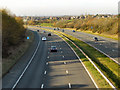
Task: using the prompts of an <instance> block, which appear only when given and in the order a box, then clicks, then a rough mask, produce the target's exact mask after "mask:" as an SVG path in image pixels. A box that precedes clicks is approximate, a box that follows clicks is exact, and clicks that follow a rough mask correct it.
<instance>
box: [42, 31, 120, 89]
mask: <svg viewBox="0 0 120 90" xmlns="http://www.w3.org/2000/svg"><path fill="white" fill-rule="evenodd" d="M43 30H49V31H51V32H53V30H50V29H43ZM54 32H58V33H60V34H63V35H65V36H66V37H68V38H69V39H71V40H72V41H73V42H74V43H75V44H76V45H77V46H79V47H80V48H81V49H82V50H83V51H84V52H85V53H86V54H87V55H88V56H89V57H90V58H91V59H92V60H93V61H94V63H95V64H96V65H97V66H98V68H99V69H100V70H101V71H102V72H103V73H104V74H105V76H106V77H107V78H108V79H109V80H110V81H111V82H112V83H113V85H115V86H116V87H118V86H120V77H119V75H118V68H119V66H118V64H116V63H115V62H113V61H112V60H111V59H110V58H108V57H106V56H105V55H104V54H102V53H100V52H99V51H97V50H96V49H94V48H93V47H91V46H89V45H87V44H86V43H84V42H82V41H80V40H79V39H77V38H75V37H73V36H71V35H68V34H65V33H62V32H59V31H54ZM80 57H81V56H80Z"/></svg>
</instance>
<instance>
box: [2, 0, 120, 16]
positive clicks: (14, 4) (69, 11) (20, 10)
mask: <svg viewBox="0 0 120 90" xmlns="http://www.w3.org/2000/svg"><path fill="white" fill-rule="evenodd" d="M118 2H119V0H0V8H6V9H8V10H9V11H11V12H12V13H14V14H15V15H17V16H61V15H82V14H83V15H85V14H118Z"/></svg>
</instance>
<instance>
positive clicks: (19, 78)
mask: <svg viewBox="0 0 120 90" xmlns="http://www.w3.org/2000/svg"><path fill="white" fill-rule="evenodd" d="M39 45H40V38H39V43H38V45H37V48H36V50H35V52H34V54H33V56H32V58H31V59H30V61H29V62H28V64H27V66H26V67H25V69H24V70H23V72H22V74H21V75H20V77H19V78H18V79H17V81H16V82H15V84H14V86H13V87H12V90H13V89H14V88H15V87H16V85H17V84H18V83H19V81H20V79H21V78H22V76H23V75H24V73H25V72H26V70H27V68H28V67H29V65H30V64H31V62H32V60H33V58H34V56H35V54H36V53H37V51H38V48H39Z"/></svg>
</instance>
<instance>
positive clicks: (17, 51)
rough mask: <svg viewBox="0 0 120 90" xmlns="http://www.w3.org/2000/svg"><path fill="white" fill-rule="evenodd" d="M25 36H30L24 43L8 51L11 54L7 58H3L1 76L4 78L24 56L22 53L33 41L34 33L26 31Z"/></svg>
mask: <svg viewBox="0 0 120 90" xmlns="http://www.w3.org/2000/svg"><path fill="white" fill-rule="evenodd" d="M26 36H30V39H29V40H27V39H25V41H24V42H23V43H22V44H20V45H19V46H17V47H12V48H11V49H10V52H11V53H12V54H11V55H10V56H9V57H7V58H3V60H2V75H3V76H4V75H5V74H6V73H8V72H9V70H10V69H11V68H12V67H13V66H14V65H15V64H16V63H17V61H18V60H19V58H20V57H21V56H22V55H24V53H25V52H26V51H27V49H28V48H29V46H30V45H31V43H32V42H33V40H34V33H33V32H31V31H29V30H27V31H26Z"/></svg>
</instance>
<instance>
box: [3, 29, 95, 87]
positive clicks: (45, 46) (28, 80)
mask: <svg viewBox="0 0 120 90" xmlns="http://www.w3.org/2000/svg"><path fill="white" fill-rule="evenodd" d="M31 29H32V28H31ZM32 30H33V31H34V34H35V40H34V42H33V44H32V45H31V47H30V48H29V49H28V50H27V51H26V53H25V54H24V55H23V57H21V58H20V60H19V61H18V62H17V64H16V65H15V66H14V67H13V68H12V69H11V70H10V72H9V73H8V74H6V75H5V76H4V77H3V81H2V82H3V84H2V85H3V88H12V87H13V86H14V85H15V83H16V81H17V80H18V78H19V76H20V75H21V73H22V72H23V71H24V68H25V67H26V65H28V64H27V63H28V62H29V60H30V59H31V58H32V57H33V55H34V57H33V59H32V62H31V63H30V65H29V66H28V68H27V70H26V71H25V73H24V74H23V76H22V78H21V79H20V80H19V82H18V83H17V85H16V88H95V85H94V83H93V81H92V80H91V78H90V77H89V75H88V73H87V72H86V70H85V69H84V67H83V66H82V64H81V62H80V61H79V59H78V58H77V56H76V55H75V53H74V52H73V51H72V49H71V48H70V47H69V46H68V45H67V44H66V43H65V42H64V41H63V40H62V39H61V38H60V37H58V36H57V35H53V34H52V36H47V34H48V32H47V33H42V32H41V31H40V32H39V33H37V32H36V30H35V29H32ZM43 36H46V37H47V41H42V40H41V37H43ZM38 43H40V44H39V45H38ZM37 46H38V48H37ZM51 46H57V49H58V51H57V52H50V47H51ZM36 48H37V52H36V53H35V54H34V52H35V51H36Z"/></svg>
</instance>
